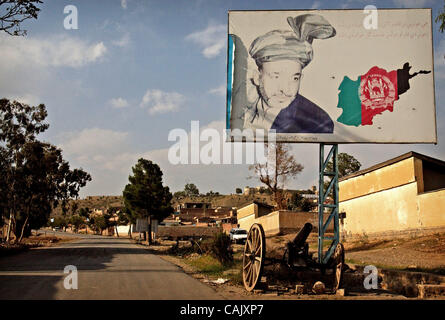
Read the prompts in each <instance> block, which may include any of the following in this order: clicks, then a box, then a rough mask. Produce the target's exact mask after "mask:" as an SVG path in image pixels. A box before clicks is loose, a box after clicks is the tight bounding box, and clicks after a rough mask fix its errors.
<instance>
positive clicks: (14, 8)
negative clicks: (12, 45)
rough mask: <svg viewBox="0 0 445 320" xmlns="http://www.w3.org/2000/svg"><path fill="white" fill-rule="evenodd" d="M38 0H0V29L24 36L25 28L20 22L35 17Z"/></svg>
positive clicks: (37, 9) (10, 33)
mask: <svg viewBox="0 0 445 320" xmlns="http://www.w3.org/2000/svg"><path fill="white" fill-rule="evenodd" d="M39 3H43V2H42V1H40V0H0V31H5V32H6V33H8V34H9V35H12V36H24V35H26V30H22V29H21V23H22V22H23V21H25V20H27V19H37V15H38V13H39V11H40V9H39V8H38V7H37V6H36V5H37V4H39Z"/></svg>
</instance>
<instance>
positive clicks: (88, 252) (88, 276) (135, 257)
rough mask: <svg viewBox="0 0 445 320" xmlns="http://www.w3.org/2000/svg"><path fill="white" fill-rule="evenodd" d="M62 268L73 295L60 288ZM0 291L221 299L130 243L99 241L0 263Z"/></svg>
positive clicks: (9, 294)
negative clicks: (67, 269)
mask: <svg viewBox="0 0 445 320" xmlns="http://www.w3.org/2000/svg"><path fill="white" fill-rule="evenodd" d="M68 265H73V266H75V267H76V268H77V276H78V277H77V278H78V279H77V280H78V281H77V283H78V289H66V288H65V286H64V283H65V282H66V283H67V284H68V285H72V284H73V282H72V280H73V278H74V275H73V273H71V272H69V273H66V274H65V273H64V268H65V267H66V266H68ZM67 277H68V278H67ZM66 278H67V279H66ZM0 288H1V290H0V299H86V300H92V299H106V300H108V299H144V300H154V299H156V300H178V299H184V300H207V299H223V297H222V296H220V295H219V294H217V293H216V292H215V291H214V290H213V289H212V288H210V287H208V286H206V285H204V284H203V283H201V282H199V281H198V280H196V279H194V278H192V277H190V276H188V275H187V274H185V273H184V272H183V271H182V270H181V269H180V268H178V267H177V266H175V265H173V264H171V263H169V262H167V261H165V260H163V259H161V258H160V257H158V256H156V255H153V254H150V253H148V251H147V250H145V249H144V248H143V247H140V246H138V245H135V244H133V243H131V242H130V240H128V239H116V238H106V237H100V236H94V237H93V236H83V238H82V239H80V240H76V241H73V242H69V243H65V244H61V245H59V246H55V247H49V248H37V249H32V250H29V251H27V252H23V253H20V254H17V255H12V256H7V257H2V258H0Z"/></svg>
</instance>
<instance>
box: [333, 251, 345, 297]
mask: <svg viewBox="0 0 445 320" xmlns="http://www.w3.org/2000/svg"><path fill="white" fill-rule="evenodd" d="M332 258H333V269H334V270H333V271H334V285H333V289H332V291H333V293H336V292H337V290H338V288H339V287H340V284H341V281H342V276H343V265H344V264H345V248H344V247H343V244H341V243H339V244H337V246H336V247H335V251H334V254H333V256H332Z"/></svg>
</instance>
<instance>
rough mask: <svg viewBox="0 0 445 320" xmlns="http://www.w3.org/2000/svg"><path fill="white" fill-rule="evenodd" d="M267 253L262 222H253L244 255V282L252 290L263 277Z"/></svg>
mask: <svg viewBox="0 0 445 320" xmlns="http://www.w3.org/2000/svg"><path fill="white" fill-rule="evenodd" d="M265 255H266V237H265V236H264V229H263V227H262V226H261V225H260V224H257V223H255V224H253V225H252V227H250V230H249V233H248V235H247V239H246V244H245V245H244V255H243V282H244V287H245V288H246V290H247V291H252V290H253V289H254V288H255V287H256V286H257V284H258V282H259V281H260V279H261V273H262V272H263V267H264V258H265Z"/></svg>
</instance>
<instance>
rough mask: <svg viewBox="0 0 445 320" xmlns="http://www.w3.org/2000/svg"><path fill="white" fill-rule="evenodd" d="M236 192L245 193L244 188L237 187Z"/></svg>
mask: <svg viewBox="0 0 445 320" xmlns="http://www.w3.org/2000/svg"><path fill="white" fill-rule="evenodd" d="M235 192H236V193H237V194H241V193H243V190H242V189H241V188H236V190H235Z"/></svg>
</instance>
